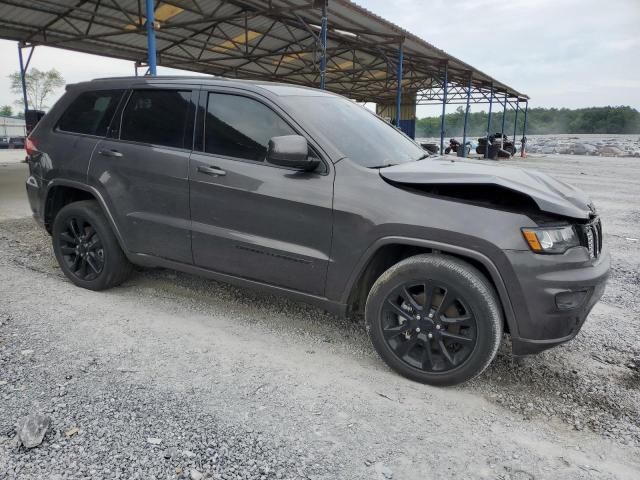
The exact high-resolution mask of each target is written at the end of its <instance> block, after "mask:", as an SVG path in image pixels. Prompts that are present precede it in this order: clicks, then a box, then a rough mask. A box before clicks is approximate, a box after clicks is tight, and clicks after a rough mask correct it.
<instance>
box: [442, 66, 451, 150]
mask: <svg viewBox="0 0 640 480" xmlns="http://www.w3.org/2000/svg"><path fill="white" fill-rule="evenodd" d="M448 88H449V65H448V64H447V63H445V64H444V83H443V85H442V117H441V118H440V155H442V154H443V152H444V115H445V112H446V108H447V93H448Z"/></svg>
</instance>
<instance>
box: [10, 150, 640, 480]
mask: <svg viewBox="0 0 640 480" xmlns="http://www.w3.org/2000/svg"><path fill="white" fill-rule="evenodd" d="M516 163H518V164H522V165H524V166H533V167H536V168H540V169H542V170H545V171H548V172H550V173H552V174H554V175H555V176H557V177H559V178H561V179H564V180H567V181H570V182H571V183H574V184H576V185H578V186H580V187H582V188H583V189H585V190H587V191H589V192H590V193H591V194H592V196H593V197H594V199H595V201H596V204H597V206H598V207H599V210H600V212H601V214H602V216H603V218H604V225H605V231H606V236H605V240H606V242H607V244H608V245H609V247H610V248H611V250H612V253H613V269H612V278H611V280H610V283H609V286H608V288H607V292H606V294H605V297H604V298H603V301H602V302H601V303H600V304H598V305H597V306H596V308H595V309H594V311H593V313H592V315H591V316H590V318H589V320H588V321H587V323H586V325H585V327H584V329H583V331H582V332H581V333H580V335H578V337H577V338H576V339H575V340H574V341H572V342H570V343H568V344H566V345H563V346H561V347H558V348H556V349H554V350H551V351H548V352H545V353H543V354H541V355H539V356H537V357H531V358H527V359H525V360H524V361H519V362H513V361H512V359H511V357H510V356H509V354H508V348H507V347H508V346H507V345H505V346H504V347H503V348H502V350H501V352H500V353H499V355H498V358H497V359H496V361H495V362H494V364H493V365H492V366H491V367H490V368H489V369H488V370H487V372H486V373H485V374H483V375H482V376H481V377H480V378H478V379H476V380H475V381H473V382H471V383H469V384H466V385H463V386H460V387H456V388H447V389H438V388H433V387H428V386H424V385H420V384H416V383H413V382H410V381H408V380H405V379H403V378H401V377H399V376H397V375H396V374H394V373H392V372H390V371H389V370H388V369H387V368H386V367H385V366H384V364H383V363H382V361H381V360H379V359H378V358H377V356H376V355H375V352H373V349H372V347H371V346H370V344H369V342H368V339H367V338H366V334H365V333H364V331H363V330H362V329H361V328H360V326H359V325H357V324H355V323H352V322H349V321H346V320H340V319H338V318H335V317H333V316H331V315H328V314H326V313H325V312H323V311H321V310H318V309H316V308H313V307H310V306H306V305H301V304H296V303H293V302H290V301H288V300H285V299H282V298H277V297H271V296H266V295H262V294H257V293H255V292H252V291H249V290H244V289H238V288H235V287H231V286H228V285H224V284H220V283H217V282H213V281H208V280H203V279H200V278H196V277H193V276H189V275H184V274H180V273H175V272H171V271H167V270H145V271H139V272H137V273H136V274H135V275H134V276H133V277H132V278H131V279H130V280H129V281H128V282H127V283H125V284H124V285H123V286H121V287H119V288H116V289H113V290H110V291H108V292H102V293H96V292H90V291H86V290H81V289H78V288H76V287H74V286H73V285H72V284H71V283H70V282H68V281H67V280H66V279H65V278H64V277H63V276H62V274H61V272H60V270H59V269H58V268H57V265H56V263H55V260H54V258H53V255H52V253H51V248H50V239H49V238H48V236H47V235H46V234H45V233H43V232H42V231H41V230H40V229H39V228H38V227H37V226H36V225H35V224H34V222H33V220H31V219H29V218H17V219H16V218H6V217H5V218H2V217H0V479H4V478H9V479H13V478H19V479H32V478H33V479H63V478H65V479H66V478H69V479H76V478H78V479H79V478H95V479H102V478H126V479H129V478H141V479H142V478H144V479H148V478H158V479H160V478H161V479H165V478H167V479H176V478H196V479H197V478H224V479H236V478H237V479H242V478H246V479H254V478H256V479H260V478H263V479H276V478H287V479H289V478H291V479H337V478H339V479H361V478H362V479H391V478H393V479H413V478H434V479H435V478H438V479H440V478H465V479H467V478H498V479H507V478H509V479H532V478H535V479H540V478H563V479H564V478H568V479H573V478H576V479H577V478H607V479H608V478H628V479H636V478H638V477H639V476H640V460H639V458H640V455H639V453H640V392H639V387H640V330H639V329H638V325H637V323H638V315H639V313H640V305H639V303H640V277H639V271H640V268H639V267H640V211H639V205H640V193H639V192H640V162H639V161H638V160H637V159H632V158H616V159H605V158H590V157H579V158H578V157H560V156H554V157H547V158H529V159H528V160H526V161H518V162H516ZM603 166H605V168H603ZM1 174H2V170H0V175H1ZM4 192H5V190H4V189H3V190H2V191H0V203H2V202H3V201H4V199H3V197H2V196H3V194H4ZM32 412H40V413H44V414H46V415H48V416H49V417H50V418H51V421H52V424H51V427H50V428H49V430H48V432H47V434H46V436H45V438H44V441H43V443H42V444H41V445H40V446H38V447H36V448H33V449H30V450H27V449H25V448H24V447H17V446H16V445H15V436H16V430H15V426H16V423H17V421H18V420H19V419H20V418H22V417H24V416H25V415H28V414H30V413H32Z"/></svg>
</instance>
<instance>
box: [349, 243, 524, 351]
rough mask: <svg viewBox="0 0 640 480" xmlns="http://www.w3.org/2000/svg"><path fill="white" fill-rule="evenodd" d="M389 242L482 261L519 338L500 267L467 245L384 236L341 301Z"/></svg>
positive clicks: (367, 255) (368, 253) (369, 250)
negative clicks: (374, 256) (372, 259)
mask: <svg viewBox="0 0 640 480" xmlns="http://www.w3.org/2000/svg"><path fill="white" fill-rule="evenodd" d="M389 244H400V245H411V246H416V247H424V248H428V249H431V250H437V251H439V252H442V253H450V254H455V255H460V256H462V257H467V258H472V259H473V260H476V261H477V262H479V263H481V264H482V265H483V266H484V267H485V268H486V269H487V271H488V272H489V275H491V280H493V283H494V284H495V286H496V290H497V291H498V297H499V299H500V303H501V304H502V308H503V310H504V314H505V318H506V321H507V324H508V325H509V331H510V333H511V336H512V337H514V338H519V336H520V335H519V333H518V325H517V321H516V316H515V312H514V310H513V305H512V304H511V299H510V298H509V292H508V291H507V287H506V285H505V282H504V280H503V278H502V275H501V274H500V271H499V270H498V267H497V266H496V265H495V263H494V262H493V261H492V260H491V259H490V258H489V257H487V256H486V255H485V254H483V253H480V252H478V251H476V250H472V249H469V248H466V247H460V246H458V245H451V244H447V243H442V242H434V241H430V240H423V239H419V238H410V237H395V236H393V237H382V238H379V239H378V240H376V241H375V242H374V243H373V244H372V245H370V246H369V248H367V250H366V251H365V253H364V254H363V255H362V257H361V258H360V260H359V261H358V263H357V264H356V266H355V268H354V269H353V272H352V274H351V276H350V277H349V281H348V282H347V286H346V288H345V291H344V293H343V296H342V298H341V300H340V303H343V304H346V303H347V302H348V301H349V294H350V292H351V290H352V288H353V286H354V285H355V283H356V281H357V280H358V278H360V275H361V274H362V272H363V271H364V269H365V268H366V266H367V264H368V263H369V260H371V258H372V257H373V255H374V254H375V252H376V251H377V250H378V249H380V248H381V247H383V246H385V245H389Z"/></svg>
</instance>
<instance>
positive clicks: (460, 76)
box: [0, 0, 528, 103]
mask: <svg viewBox="0 0 640 480" xmlns="http://www.w3.org/2000/svg"><path fill="white" fill-rule="evenodd" d="M144 3H145V2H144V0H110V1H103V0H0V38H4V39H9V40H17V41H21V42H24V43H25V44H33V45H48V46H53V47H59V48H66V49H70V50H77V51H81V52H86V53H93V54H97V55H103V56H108V57H115V58H121V59H125V60H132V61H136V62H139V63H144V62H145V61H146V55H147V52H146V45H147V42H146V33H145V25H144V23H145V18H144V15H145V7H144ZM313 3H314V2H313V1H311V0H224V1H223V0H206V1H204V0H163V1H160V2H156V5H157V6H156V15H157V24H158V28H157V30H156V38H157V48H158V64H159V65H163V66H167V67H175V68H181V69H185V70H191V71H196V72H203V73H209V74H213V75H222V76H228V77H236V78H250V79H261V80H275V81H282V82H291V83H297V84H302V85H309V86H317V85H318V84H319V77H320V70H319V63H320V49H319V42H318V34H319V31H320V27H319V25H320V23H321V12H320V10H319V9H318V8H313ZM316 3H317V2H316ZM328 17H329V32H328V44H327V53H328V63H327V81H326V85H327V89H329V90H331V91H334V92H337V93H341V94H343V95H347V96H349V97H351V98H354V99H357V100H361V101H372V102H382V103H384V102H390V101H391V100H392V99H393V98H394V96H395V89H396V62H397V54H398V47H399V45H400V42H401V41H402V42H403V45H404V80H403V88H404V90H405V91H407V92H411V93H412V94H415V93H416V92H418V98H419V99H427V100H436V101H437V100H438V99H441V98H442V77H443V74H444V69H445V65H446V66H447V69H448V78H449V81H450V83H451V88H450V94H449V97H448V99H449V101H451V102H455V100H456V99H458V100H459V99H460V98H462V96H464V93H465V92H464V88H465V87H466V86H467V85H468V82H469V78H470V76H471V81H472V85H473V100H474V101H484V100H486V98H487V97H488V95H489V93H488V92H489V91H490V88H491V86H493V89H494V91H495V92H496V93H497V95H498V96H501V97H504V96H505V95H507V96H509V97H510V98H513V99H521V100H523V99H526V98H528V97H527V96H526V95H524V94H523V93H520V92H518V91H516V90H514V89H512V88H510V87H508V86H507V85H505V84H503V83H501V82H499V81H498V80H495V79H493V78H492V77H490V76H489V75H487V74H485V73H483V72H481V71H480V70H477V69H475V68H473V67H472V66H470V65H468V64H466V63H464V62H463V61H461V60H458V59H457V58H455V57H453V56H451V55H449V54H447V53H446V52H444V51H443V50H440V49H438V48H436V47H434V46H433V45H431V44H430V43H428V42H426V41H424V40H422V39H421V38H419V37H417V36H415V35H413V34H411V33H410V32H408V31H406V30H404V29H402V28H400V27H398V26H397V25H394V24H393V23H391V22H388V21H386V20H384V19H383V18H381V17H379V16H377V15H375V14H373V13H372V12H370V11H369V10H367V9H365V8H363V7H360V6H358V5H356V4H355V3H353V2H351V1H349V0H329V14H328Z"/></svg>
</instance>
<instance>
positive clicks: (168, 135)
mask: <svg viewBox="0 0 640 480" xmlns="http://www.w3.org/2000/svg"><path fill="white" fill-rule="evenodd" d="M190 101H191V91H186V90H185V91H181V90H134V92H133V93H132V94H131V98H129V102H128V103H127V106H126V108H125V109H124V112H123V114H122V128H121V133H120V139H122V140H131V141H134V142H143V143H151V144H153V145H164V146H167V147H177V148H191V143H192V138H191V135H192V134H191V123H192V122H190V121H189V106H190Z"/></svg>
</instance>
